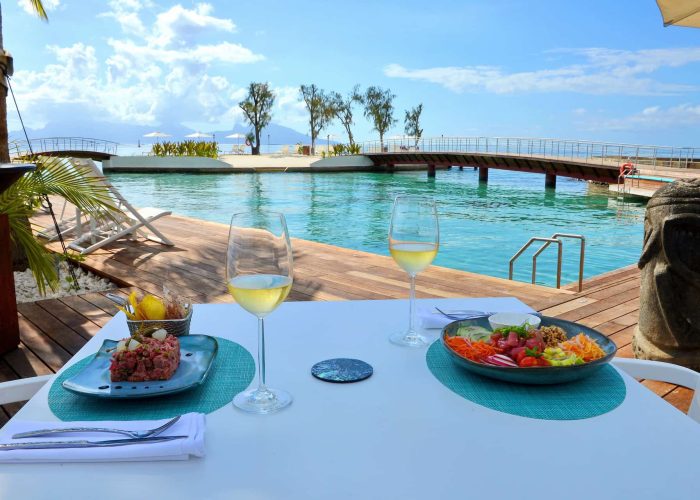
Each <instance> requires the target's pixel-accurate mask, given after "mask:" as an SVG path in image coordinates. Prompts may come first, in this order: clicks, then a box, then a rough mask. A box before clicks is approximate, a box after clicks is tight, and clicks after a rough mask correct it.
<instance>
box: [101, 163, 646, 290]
mask: <svg viewBox="0 0 700 500" xmlns="http://www.w3.org/2000/svg"><path fill="white" fill-rule="evenodd" d="M109 177H110V179H111V181H112V182H113V183H114V185H115V186H116V187H117V188H118V189H119V190H120V191H121V192H122V193H123V194H124V195H125V196H126V197H127V198H128V199H129V201H131V202H132V203H133V204H134V205H136V206H157V207H161V208H164V209H169V210H172V211H173V212H174V213H177V214H182V215H186V216H190V217H196V218H200V219H206V220H210V221H216V222H223V223H228V222H229V219H230V216H231V214H233V213H235V212H241V211H251V210H253V211H254V210H261V209H268V210H276V211H281V212H283V213H284V214H285V215H286V217H287V223H288V226H289V230H290V233H291V235H292V236H294V237H297V238H304V239H309V240H315V241H320V242H323V243H330V244H333V245H339V246H344V247H348V248H354V249H358V250H365V251H368V252H374V253H378V254H382V255H388V250H387V231H388V227H389V218H390V213H391V205H392V201H393V199H394V197H395V196H396V195H398V194H421V195H428V196H433V197H434V198H435V199H436V200H437V202H438V211H439V217H440V231H441V242H440V252H439V253H438V256H437V259H436V261H435V263H436V264H438V265H441V266H446V267H451V268H455V269H462V270H466V271H471V272H476V273H481V274H488V275H492V276H498V277H507V276H508V260H509V259H510V257H511V256H512V255H513V254H514V253H515V252H517V251H518V249H519V248H520V247H521V246H522V245H523V244H525V242H526V241H527V240H528V239H529V238H530V237H531V236H535V235H537V236H551V235H552V234H553V233H556V232H566V233H578V234H583V235H584V236H585V237H586V265H585V276H586V277H590V276H594V275H596V274H600V273H603V272H606V271H611V270H613V269H617V268H619V267H622V266H626V265H629V264H632V263H634V262H636V261H637V259H638V257H639V253H640V250H641V245H642V236H643V221H644V206H645V205H644V202H643V201H639V202H629V201H628V202H625V203H622V202H621V201H620V202H618V201H617V200H616V198H615V197H614V195H609V194H608V191H607V188H606V187H604V186H596V185H592V184H589V183H586V182H580V181H576V180H572V179H567V178H563V177H560V178H559V179H558V181H557V182H558V184H557V188H556V190H551V189H548V190H545V188H544V176H543V175H538V174H525V173H519V172H508V171H501V170H494V169H492V170H491V171H490V172H489V183H488V185H483V184H482V185H480V184H479V182H478V178H477V172H476V171H473V170H472V169H471V168H467V169H465V170H464V171H460V170H458V169H457V168H453V169H452V170H448V171H438V173H437V177H436V178H435V179H428V178H427V177H426V174H425V172H406V173H396V174H384V173H376V174H372V173H357V172H356V173H342V174H341V173H337V174H328V173H325V174H321V173H316V174H306V173H267V174H236V175H225V174H223V175H222V174H111V175H110V176H109ZM534 248H536V247H533V251H530V252H527V253H525V254H524V255H523V256H522V257H521V258H520V260H519V261H518V263H517V264H516V268H515V271H516V273H515V276H516V278H517V279H520V280H524V281H529V279H530V270H531V267H530V266H531V262H532V259H531V256H532V253H533V252H534ZM564 261H565V262H564V273H563V283H568V282H572V281H575V280H576V279H577V277H578V274H577V273H578V242H570V243H566V244H565V245H564ZM537 268H538V282H539V283H545V284H554V282H555V276H556V247H555V246H551V247H550V248H549V249H548V250H547V251H546V252H545V253H543V254H542V255H541V257H540V258H539V259H538V266H537Z"/></svg>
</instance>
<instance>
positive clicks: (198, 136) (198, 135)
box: [185, 132, 211, 139]
mask: <svg viewBox="0 0 700 500" xmlns="http://www.w3.org/2000/svg"><path fill="white" fill-rule="evenodd" d="M185 137H191V138H193V139H210V138H211V135H209V134H203V133H202V132H195V133H193V134H187V135H186V136H185Z"/></svg>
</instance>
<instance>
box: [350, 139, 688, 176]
mask: <svg viewBox="0 0 700 500" xmlns="http://www.w3.org/2000/svg"><path fill="white" fill-rule="evenodd" d="M362 155H363V156H365V157H367V158H369V159H370V160H371V161H372V163H374V165H375V166H378V167H383V168H389V169H391V168H392V167H393V166H395V165H406V164H422V165H428V167H429V168H428V174H429V175H430V174H431V173H432V174H433V175H434V173H435V167H436V166H459V167H465V166H469V167H478V168H479V179H480V180H481V181H487V180H488V169H490V168H496V169H501V170H515V171H519V172H534V173H539V174H545V179H546V180H545V185H547V186H552V187H553V186H554V185H555V184H556V177H557V176H564V177H573V178H577V179H584V180H590V181H599V182H606V183H617V182H618V179H619V175H620V166H621V165H623V164H626V163H631V164H632V165H634V166H635V167H645V168H651V169H654V170H656V169H658V170H659V171H663V170H664V169H668V168H682V169H691V168H700V148H690V147H687V148H676V147H670V146H668V147H667V146H643V145H635V144H613V143H604V142H584V141H574V140H561V139H532V138H517V137H434V138H426V139H420V140H418V141H416V140H415V139H414V138H412V137H405V138H401V139H389V140H386V141H384V142H383V143H380V142H379V141H372V142H365V143H363V144H362Z"/></svg>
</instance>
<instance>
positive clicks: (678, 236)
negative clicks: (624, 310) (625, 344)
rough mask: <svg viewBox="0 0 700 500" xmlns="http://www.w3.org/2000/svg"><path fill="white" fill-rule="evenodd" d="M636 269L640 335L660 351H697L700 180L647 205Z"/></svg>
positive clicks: (666, 190) (663, 192)
mask: <svg viewBox="0 0 700 500" xmlns="http://www.w3.org/2000/svg"><path fill="white" fill-rule="evenodd" d="M639 267H640V269H641V270H642V289H641V293H642V295H641V298H640V318H639V332H640V333H641V334H642V335H643V336H644V337H646V338H647V339H648V340H649V341H651V342H652V343H653V344H655V345H656V346H658V347H660V348H664V347H666V348H670V349H678V348H680V349H698V348H700V179H692V180H688V181H676V182H674V183H673V184H670V185H669V186H665V187H663V188H661V189H659V191H657V193H656V194H655V195H654V196H653V197H652V199H651V200H650V201H649V204H648V205H647V213H646V217H645V221H644V249H643V251H642V255H641V257H640V259H639Z"/></svg>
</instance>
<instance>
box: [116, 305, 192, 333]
mask: <svg viewBox="0 0 700 500" xmlns="http://www.w3.org/2000/svg"><path fill="white" fill-rule="evenodd" d="M191 320H192V308H191V307H190V309H189V311H188V312H187V316H185V317H184V318H182V319H162V320H145V321H132V320H130V319H127V320H126V324H127V326H128V327H129V333H130V334H131V335H133V334H134V333H136V332H137V331H138V330H139V329H140V328H162V329H164V330H165V331H166V332H168V333H169V334H170V335H172V336H174V337H182V336H183V335H189V334H190V321H191Z"/></svg>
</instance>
